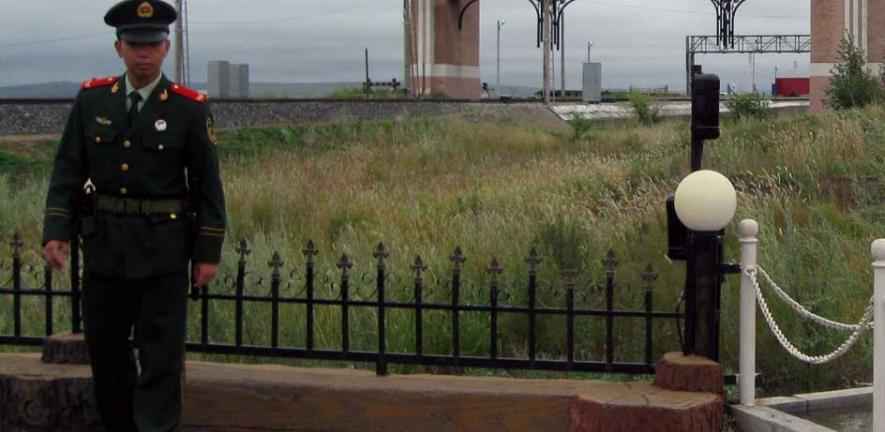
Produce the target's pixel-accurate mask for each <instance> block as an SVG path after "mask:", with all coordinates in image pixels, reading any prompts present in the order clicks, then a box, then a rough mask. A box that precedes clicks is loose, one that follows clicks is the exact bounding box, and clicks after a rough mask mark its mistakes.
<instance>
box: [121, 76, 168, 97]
mask: <svg viewBox="0 0 885 432" xmlns="http://www.w3.org/2000/svg"><path fill="white" fill-rule="evenodd" d="M162 78H163V74H162V73H160V74H157V78H156V79H154V80H153V81H151V83H150V84H148V85H146V86H144V87H142V88H140V89H136V88H135V86H134V85H132V82H131V81H129V74H128V73H127V74H126V96H129V94H130V93H132V92H134V91H137V92H138V93H139V94H141V100H142V102H144V101H147V100H148V98H149V97H150V96H151V93H153V92H154V89H155V88H157V85H158V84H160V80H161V79H162Z"/></svg>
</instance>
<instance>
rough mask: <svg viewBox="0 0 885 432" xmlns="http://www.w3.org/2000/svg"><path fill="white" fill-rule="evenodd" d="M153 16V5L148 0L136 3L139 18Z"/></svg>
mask: <svg viewBox="0 0 885 432" xmlns="http://www.w3.org/2000/svg"><path fill="white" fill-rule="evenodd" d="M153 16H154V7H153V6H151V4H150V3H149V2H142V3H141V4H140V5H138V17H139V18H153Z"/></svg>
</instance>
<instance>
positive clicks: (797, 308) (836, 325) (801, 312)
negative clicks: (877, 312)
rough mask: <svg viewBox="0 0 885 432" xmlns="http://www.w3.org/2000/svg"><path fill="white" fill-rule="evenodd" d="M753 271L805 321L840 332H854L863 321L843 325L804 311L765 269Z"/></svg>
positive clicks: (871, 301) (806, 310) (870, 325)
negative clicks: (760, 275)
mask: <svg viewBox="0 0 885 432" xmlns="http://www.w3.org/2000/svg"><path fill="white" fill-rule="evenodd" d="M755 270H758V272H759V273H762V277H764V278H765V281H766V282H768V285H769V286H770V287H771V289H772V290H773V291H774V293H775V294H777V296H778V297H780V299H781V300H783V301H784V302H786V303H787V304H788V305H790V307H792V308H793V310H795V311H796V313H798V314H799V315H801V316H802V317H803V318H805V319H808V320H810V321H813V322H816V323H818V324H820V325H822V326H824V327H828V328H831V329H834V330H841V331H855V330H857V329H858V328H859V327H860V325H861V323H863V321H861V323H858V324H845V323H840V322H838V321H833V320H830V319H826V318H824V317H822V316H820V315H816V314H815V313H814V312H811V311H810V310H808V309H806V308H805V307H804V306H802V305H801V304H799V302H797V301H796V300H793V298H792V297H790V295H789V294H787V293H786V292H785V291H784V290H783V289H781V287H779V286H778V285H777V284H776V283H775V282H774V281H773V280H772V279H771V276H769V275H768V273H767V272H766V271H765V269H763V268H762V267H760V266H756V269H755ZM747 275H749V276H750V277H751V278H752V279H753V283H754V284H757V282H756V276H755V275H754V274H750V273H747ZM872 307H873V300H872V299H870V305H869V308H872ZM867 328H870V329H872V328H873V323H872V322H871V323H869V324H868V327H867Z"/></svg>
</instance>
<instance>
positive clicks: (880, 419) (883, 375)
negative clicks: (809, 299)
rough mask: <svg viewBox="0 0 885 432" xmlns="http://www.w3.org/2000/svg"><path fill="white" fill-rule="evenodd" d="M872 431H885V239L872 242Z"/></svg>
mask: <svg viewBox="0 0 885 432" xmlns="http://www.w3.org/2000/svg"><path fill="white" fill-rule="evenodd" d="M871 249H872V252H873V258H874V259H875V260H876V261H874V262H873V289H874V294H873V297H874V298H873V311H874V313H873V320H874V322H875V323H876V327H875V328H874V330H873V333H874V339H873V352H874V354H873V363H874V366H873V430H874V431H881V430H885V239H879V240H876V241H875V242H873V247H872V248H871Z"/></svg>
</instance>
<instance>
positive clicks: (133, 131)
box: [43, 76, 225, 278]
mask: <svg viewBox="0 0 885 432" xmlns="http://www.w3.org/2000/svg"><path fill="white" fill-rule="evenodd" d="M124 82H125V77H119V78H106V79H102V80H92V81H89V82H87V83H84V85H83V89H82V90H81V91H80V93H79V94H78V95H77V99H76V101H75V103H74V107H73V109H72V111H71V115H70V117H69V119H68V123H67V126H66V127H65V132H64V135H63V136H62V139H61V144H60V147H59V149H58V153H57V155H56V158H55V165H54V169H53V173H52V180H51V183H50V186H49V194H48V198H47V200H46V215H45V219H44V231H43V233H44V234H43V243H44V244H45V243H46V242H48V241H50V240H62V241H69V240H70V239H71V237H72V235H73V234H74V232H75V227H77V225H75V224H80V226H79V228H80V231H81V236H82V238H83V243H84V259H85V264H86V270H88V271H90V272H94V273H97V274H99V275H102V276H107V277H122V278H145V277H153V276H162V275H165V274H170V273H173V272H176V271H185V270H187V268H188V260H193V261H194V262H201V263H217V262H219V260H220V255H221V245H222V242H223V240H224V227H225V210H224V192H223V189H222V185H221V179H220V177H219V170H218V156H217V153H216V148H215V141H216V138H215V136H214V132H213V131H212V116H211V113H210V111H209V106H208V104H207V103H206V98H205V96H203V95H201V94H199V93H196V92H194V91H192V90H190V89H187V88H185V87H183V86H179V85H176V84H173V83H170V82H169V81H168V80H167V79H166V77H165V76H164V77H162V78H161V79H160V82H159V84H158V85H157V87H156V88H155V89H154V91H153V93H152V94H151V96H150V97H149V98H148V99H147V101H145V104H144V106H143V107H142V109H141V111H140V112H139V114H138V117H137V118H136V120H135V122H134V124H132V125H129V124H128V121H127V109H126V94H125V93H126V91H125V84H124ZM87 180H90V181H91V182H92V184H93V185H94V186H95V189H96V192H97V193H98V194H101V195H105V196H111V197H118V198H131V199H146V200H151V199H168V198H181V199H184V198H186V197H187V196H188V194H189V193H190V194H191V195H192V198H191V199H190V200H189V201H190V202H191V203H193V205H192V207H195V208H191V209H190V211H192V212H195V213H196V216H197V217H196V223H195V225H196V226H195V227H190V226H189V224H188V218H187V217H186V215H185V214H177V213H151V214H121V213H113V212H101V211H99V212H95V213H93V214H88V215H85V216H83V217H80V215H78V210H77V209H78V205H80V203H79V201H80V199H81V197H82V191H83V188H84V184H85V183H86V182H87ZM189 189H192V190H190V191H189ZM130 210H131V209H130Z"/></svg>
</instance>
